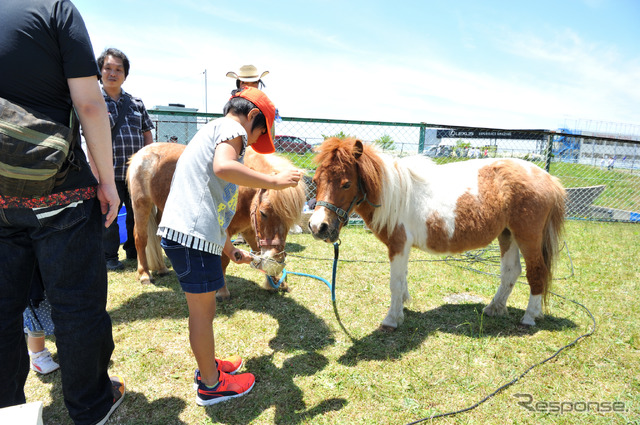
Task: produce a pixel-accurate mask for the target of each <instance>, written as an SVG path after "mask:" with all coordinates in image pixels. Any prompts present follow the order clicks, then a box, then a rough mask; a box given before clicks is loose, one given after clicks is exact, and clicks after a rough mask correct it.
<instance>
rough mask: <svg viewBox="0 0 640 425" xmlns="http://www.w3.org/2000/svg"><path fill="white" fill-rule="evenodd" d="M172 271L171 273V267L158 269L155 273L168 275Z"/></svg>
mask: <svg viewBox="0 0 640 425" xmlns="http://www.w3.org/2000/svg"><path fill="white" fill-rule="evenodd" d="M170 273H171V270H169V269H164V270H156V272H155V274H156V275H157V276H166V275H168V274H170Z"/></svg>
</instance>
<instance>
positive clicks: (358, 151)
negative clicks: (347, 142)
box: [353, 139, 364, 159]
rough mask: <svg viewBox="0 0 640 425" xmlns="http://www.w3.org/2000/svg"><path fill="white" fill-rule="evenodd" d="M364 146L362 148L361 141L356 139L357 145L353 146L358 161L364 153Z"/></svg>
mask: <svg viewBox="0 0 640 425" xmlns="http://www.w3.org/2000/svg"><path fill="white" fill-rule="evenodd" d="M363 149H364V148H363V146H362V141H361V140H359V139H356V141H355V143H354V144H353V156H354V157H355V158H356V159H359V158H360V156H361V155H362V151H363Z"/></svg>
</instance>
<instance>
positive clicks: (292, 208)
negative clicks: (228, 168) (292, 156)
mask: <svg viewBox="0 0 640 425" xmlns="http://www.w3.org/2000/svg"><path fill="white" fill-rule="evenodd" d="M244 164H245V165H246V166H247V167H249V168H251V169H253V170H256V171H260V172H261V173H265V174H273V173H277V172H280V171H282V170H287V169H294V168H296V167H295V166H294V165H293V163H292V162H291V161H289V160H288V159H287V158H285V157H282V156H279V155H276V154H267V155H260V154H258V153H256V152H255V151H254V150H253V149H247V153H246V154H245V159H244ZM267 196H268V198H269V202H270V203H271V206H272V207H273V211H274V212H275V213H276V214H278V216H279V217H280V218H281V219H282V221H283V223H284V224H285V225H286V226H287V227H291V226H292V225H293V224H294V223H295V222H297V221H298V220H300V216H301V215H302V208H303V207H304V203H305V201H306V199H307V198H306V184H305V182H304V179H300V181H299V182H298V185H297V186H295V187H288V188H286V189H283V190H267Z"/></svg>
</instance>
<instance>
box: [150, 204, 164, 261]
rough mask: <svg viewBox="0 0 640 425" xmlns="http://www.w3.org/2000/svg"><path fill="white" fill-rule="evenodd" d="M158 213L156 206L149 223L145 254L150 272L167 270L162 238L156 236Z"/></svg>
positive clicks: (152, 209)
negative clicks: (161, 242)
mask: <svg viewBox="0 0 640 425" xmlns="http://www.w3.org/2000/svg"><path fill="white" fill-rule="evenodd" d="M157 211H158V208H157V207H156V206H155V205H154V206H153V208H151V213H150V214H149V220H148V221H147V246H146V248H145V252H146V254H147V261H148V262H149V269H150V270H164V269H165V268H166V265H165V263H164V257H163V252H162V247H161V246H160V238H159V237H158V236H157V235H156V233H157V231H158V217H157V215H158V213H157Z"/></svg>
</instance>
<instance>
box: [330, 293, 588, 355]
mask: <svg viewBox="0 0 640 425" xmlns="http://www.w3.org/2000/svg"><path fill="white" fill-rule="evenodd" d="M484 307H485V305H484V304H480V303H477V304H444V305H442V306H440V307H437V308H434V309H433V310H429V311H425V312H415V311H411V310H408V309H406V308H405V310H404V318H405V319H404V323H403V324H402V325H400V326H399V327H398V329H397V330H396V331H395V332H384V331H381V330H380V329H377V330H375V331H373V332H372V333H370V334H369V335H367V336H365V337H363V338H360V339H353V338H352V341H353V345H352V346H351V347H350V348H349V349H348V350H347V352H346V353H345V354H344V355H342V356H341V357H340V359H339V360H338V361H339V362H340V363H341V364H344V365H348V366H354V365H355V364H357V363H358V361H361V360H364V361H370V360H380V361H385V360H389V359H399V358H400V357H402V354H404V353H407V352H410V351H413V350H415V349H417V348H418V347H419V346H420V345H421V344H422V343H423V342H424V340H425V339H427V338H428V337H429V335H431V334H432V333H434V332H444V333H449V334H455V335H463V336H468V337H469V338H475V339H481V338H487V337H497V336H501V337H505V336H506V337H521V336H529V335H534V334H535V333H537V332H539V331H542V330H546V331H552V332H559V331H563V330H566V329H572V328H576V327H578V325H576V324H575V323H574V322H573V321H571V320H569V319H565V318H559V317H554V316H549V315H546V316H545V317H544V318H543V319H538V320H537V321H536V326H533V327H529V326H522V325H521V324H520V319H521V318H522V316H523V315H524V310H522V309H518V308H511V307H509V308H508V310H509V314H508V315H506V316H501V317H488V316H483V315H482V309H483V308H484ZM343 329H344V328H343ZM345 331H347V330H346V329H345Z"/></svg>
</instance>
